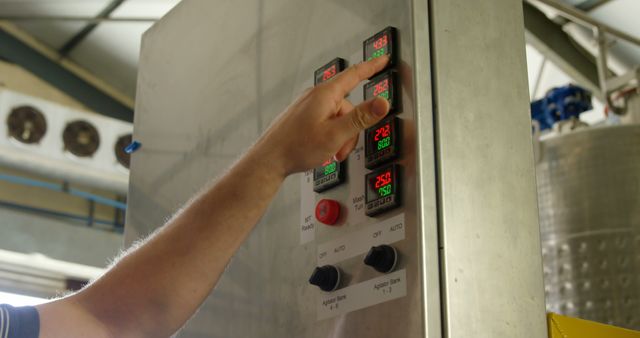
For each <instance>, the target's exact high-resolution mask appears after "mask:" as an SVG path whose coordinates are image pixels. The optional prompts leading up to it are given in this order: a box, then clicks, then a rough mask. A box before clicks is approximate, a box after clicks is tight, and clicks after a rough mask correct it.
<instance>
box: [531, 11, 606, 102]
mask: <svg viewBox="0 0 640 338" xmlns="http://www.w3.org/2000/svg"><path fill="white" fill-rule="evenodd" d="M523 6H524V24H525V28H526V33H525V34H526V38H527V42H528V43H529V44H531V45H532V46H534V47H535V48H536V49H537V50H538V51H539V52H540V53H542V54H543V55H544V56H545V57H546V58H548V59H549V60H550V61H551V62H553V63H554V64H556V65H557V66H558V67H559V68H560V69H562V70H563V71H564V72H565V73H566V74H567V75H569V76H570V77H571V78H572V79H574V80H575V81H576V83H577V84H579V85H581V86H583V87H585V88H587V89H589V90H590V91H591V92H592V93H593V95H594V96H595V97H597V98H599V99H603V98H604V96H603V95H602V93H601V92H600V85H599V80H598V68H597V66H596V62H595V58H594V57H593V56H591V55H590V54H589V53H588V52H587V51H584V50H582V49H581V47H579V46H578V45H577V44H576V43H574V41H573V40H572V39H571V38H570V37H569V36H568V35H567V34H566V33H565V32H564V31H563V30H562V27H561V26H560V25H558V24H556V23H555V22H553V21H552V20H550V19H549V18H547V16H546V15H544V13H542V12H541V11H540V10H538V9H537V8H536V7H535V6H533V5H531V4H529V3H527V2H524V3H523Z"/></svg>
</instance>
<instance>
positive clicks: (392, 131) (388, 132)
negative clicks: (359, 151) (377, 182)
mask: <svg viewBox="0 0 640 338" xmlns="http://www.w3.org/2000/svg"><path fill="white" fill-rule="evenodd" d="M399 125H400V120H399V119H398V118H397V117H395V116H391V117H387V118H385V119H384V120H382V121H380V122H378V124H376V125H374V126H373V127H371V128H369V129H367V130H366V131H365V167H367V168H369V169H373V168H375V167H377V166H379V165H380V164H383V163H386V162H388V161H391V160H393V159H395V158H396V157H397V156H398V154H399V153H400V147H399V144H398V143H399V142H398V140H400V137H399V132H400V129H399Z"/></svg>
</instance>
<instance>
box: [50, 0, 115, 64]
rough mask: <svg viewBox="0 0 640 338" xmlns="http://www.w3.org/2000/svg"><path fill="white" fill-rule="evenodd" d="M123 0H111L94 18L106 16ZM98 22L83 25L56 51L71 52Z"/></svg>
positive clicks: (64, 54)
mask: <svg viewBox="0 0 640 338" xmlns="http://www.w3.org/2000/svg"><path fill="white" fill-rule="evenodd" d="M124 2H125V0H112V1H111V2H110V3H109V4H108V5H107V6H106V7H105V8H104V9H103V10H102V11H101V12H100V13H98V15H96V19H100V18H108V17H109V16H110V15H111V13H113V11H115V10H116V9H117V8H118V7H120V5H122V3H124ZM99 24H100V22H91V23H89V24H87V25H86V26H84V28H83V29H82V30H81V31H80V32H78V33H77V34H76V35H74V36H73V37H72V38H71V39H69V41H67V42H66V43H65V44H64V45H63V46H62V48H60V50H59V51H58V52H59V53H60V55H62V56H66V55H69V53H71V51H72V50H73V49H74V48H76V46H78V45H79V44H80V43H81V42H82V41H83V40H84V39H85V38H86V37H87V36H88V35H89V34H91V32H93V30H94V29H96V27H98V25H99Z"/></svg>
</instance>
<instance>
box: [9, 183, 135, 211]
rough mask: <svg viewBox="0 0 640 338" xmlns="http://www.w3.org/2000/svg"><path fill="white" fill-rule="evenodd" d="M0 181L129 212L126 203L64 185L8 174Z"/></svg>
mask: <svg viewBox="0 0 640 338" xmlns="http://www.w3.org/2000/svg"><path fill="white" fill-rule="evenodd" d="M0 180H2V181H7V182H11V183H15V184H21V185H26V186H30V187H36V188H44V189H49V190H53V191H58V192H64V193H68V194H70V195H73V196H77V197H81V198H84V199H86V200H89V201H93V202H95V203H100V204H104V205H108V206H110V207H113V208H116V209H120V210H127V205H126V204H125V203H122V202H119V201H114V200H112V199H109V198H106V197H102V196H98V195H94V194H92V193H88V192H85V191H82V190H76V189H67V188H65V187H64V186H63V185H60V184H56V183H49V182H44V181H39V180H34V179H31V178H26V177H19V176H13V175H6V174H0Z"/></svg>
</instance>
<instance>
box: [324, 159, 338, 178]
mask: <svg viewBox="0 0 640 338" xmlns="http://www.w3.org/2000/svg"><path fill="white" fill-rule="evenodd" d="M337 167H338V162H331V163H329V164H327V165H326V166H324V174H325V176H326V175H330V174H333V173H334V172H336V168H337Z"/></svg>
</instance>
